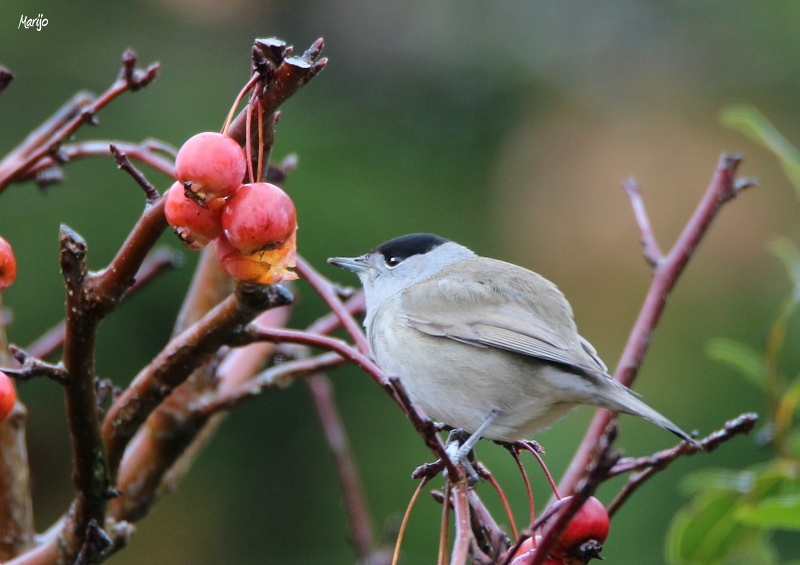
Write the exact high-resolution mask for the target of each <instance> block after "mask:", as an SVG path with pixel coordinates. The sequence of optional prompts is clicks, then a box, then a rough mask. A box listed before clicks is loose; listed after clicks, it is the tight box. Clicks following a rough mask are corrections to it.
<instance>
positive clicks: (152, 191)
mask: <svg viewBox="0 0 800 565" xmlns="http://www.w3.org/2000/svg"><path fill="white" fill-rule="evenodd" d="M108 150H109V151H110V152H111V154H112V155H113V156H114V160H116V162H117V168H118V169H120V170H122V171H125V172H126V173H128V174H129V175H130V176H131V177H132V178H133V180H135V181H136V184H138V185H139V186H141V187H142V190H144V194H145V196H146V197H147V203H148V204H153V203H154V202H155V201H156V200H158V197H159V194H158V191H157V190H156V187H154V186H153V185H152V184H150V181H148V180H147V178H146V177H145V176H144V175H143V174H142V172H141V171H140V170H139V169H137V168H136V167H134V166H133V164H132V163H131V162H130V159H128V156H127V155H126V154H125V153H123V152H122V151H120V150H119V148H118V147H117V146H116V145H115V144H114V143H110V144H109V145H108Z"/></svg>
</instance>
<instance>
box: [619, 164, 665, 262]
mask: <svg viewBox="0 0 800 565" xmlns="http://www.w3.org/2000/svg"><path fill="white" fill-rule="evenodd" d="M622 187H623V188H624V189H625V193H626V194H627V195H628V198H630V201H631V208H632V209H633V216H634V218H636V223H637V224H638V225H639V231H640V232H641V238H642V247H643V248H644V259H645V261H647V264H648V265H650V266H651V267H655V266H656V265H658V264H660V263H661V261H662V260H663V259H664V254H663V253H661V249H660V248H659V246H658V241H657V240H656V236H655V233H653V227H652V226H651V224H650V218H649V217H648V215H647V209H646V208H645V206H644V201H643V200H642V187H641V186H639V183H638V182H637V181H636V179H634V178H629V179H625V180H624V181H622Z"/></svg>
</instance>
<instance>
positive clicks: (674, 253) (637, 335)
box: [559, 154, 755, 493]
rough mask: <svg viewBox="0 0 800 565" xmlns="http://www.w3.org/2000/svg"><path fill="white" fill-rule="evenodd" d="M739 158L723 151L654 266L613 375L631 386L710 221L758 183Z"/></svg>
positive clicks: (571, 476)
mask: <svg viewBox="0 0 800 565" xmlns="http://www.w3.org/2000/svg"><path fill="white" fill-rule="evenodd" d="M740 162H741V157H740V156H738V155H729V154H723V155H722V156H721V157H720V160H719V163H718V165H717V168H716V171H715V172H714V176H713V177H712V179H711V184H710V185H709V187H708V189H707V191H706V194H705V196H704V197H703V199H702V200H701V202H700V204H699V205H698V207H697V209H696V210H695V212H694V214H693V215H692V217H691V218H690V219H689V221H688V222H687V224H686V226H685V227H684V229H683V232H682V233H681V235H680V236H679V237H678V239H677V241H676V242H675V244H674V245H673V247H672V249H671V250H670V252H669V254H668V255H666V256H665V257H663V258H662V259H661V260H659V261H657V263H656V264H655V266H654V269H653V282H652V283H651V285H650V289H649V291H648V293H647V296H646V298H645V301H644V304H643V305H642V309H641V310H640V312H639V317H638V319H637V320H636V324H635V325H634V327H633V329H632V331H631V334H630V337H629V338H628V343H627V345H626V346H625V350H624V351H623V353H622V357H621V358H620V361H619V364H618V365H617V369H616V371H615V373H614V377H615V378H616V379H617V380H618V381H620V382H621V383H623V384H625V385H626V386H630V385H631V383H632V382H633V380H634V378H635V377H636V374H637V372H638V370H639V367H640V366H641V364H642V360H643V359H644V355H645V352H646V351H647V346H648V345H649V343H650V338H651V336H652V333H653V330H654V329H655V327H656V325H657V324H658V321H659V319H660V318H661V314H662V312H663V310H664V306H665V305H666V301H667V298H668V297H669V295H670V294H671V292H672V290H673V289H674V287H675V284H676V283H677V281H678V278H679V277H680V275H681V273H682V272H683V269H684V268H685V267H686V264H687V263H688V262H689V258H690V257H691V256H692V255H693V253H694V251H695V249H696V248H697V246H698V245H699V243H700V241H701V240H702V238H703V237H704V236H705V234H706V232H707V231H708V228H709V227H710V225H711V222H712V221H713V220H714V218H716V216H717V213H718V212H719V211H720V208H721V207H722V205H723V204H725V203H726V202H728V201H729V200H731V199H732V198H733V197H734V196H736V195H737V194H738V193H739V192H740V191H741V190H743V189H745V188H747V187H749V186H753V185H754V184H755V181H753V180H749V179H744V180H742V181H740V182H736V179H735V174H736V169H737V168H738V166H739V163H740ZM634 205H635V206H637V204H636V200H634ZM642 211H643V208H642ZM636 214H637V217H639V218H640V225H641V221H642V220H641V218H646V215H644V214H643V213H636ZM646 225H648V224H646ZM642 231H643V232H644V231H645V230H644V229H643V230H642ZM645 239H647V238H645ZM654 241H655V240H654V239H653V242H652V245H651V246H654V245H655V243H654ZM612 418H613V413H612V412H610V411H608V410H598V411H597V412H596V413H595V416H594V419H593V420H592V423H591V424H590V425H589V429H588V430H587V431H586V435H585V436H584V438H583V441H582V442H581V445H580V447H579V448H578V451H577V452H576V453H575V455H574V456H573V458H572V461H571V463H570V465H569V467H568V468H567V471H566V472H565V473H564V477H563V478H562V479H561V483H560V484H559V490H560V492H561V493H569V492H572V491H573V490H574V488H575V486H576V484H577V481H578V479H579V477H580V476H581V475H582V474H583V471H584V469H585V468H586V465H587V464H588V462H589V461H590V459H591V457H592V453H593V452H594V449H595V445H597V441H598V439H599V438H600V436H601V435H602V434H603V430H605V428H606V426H607V425H608V423H609V422H610V421H611V419H612Z"/></svg>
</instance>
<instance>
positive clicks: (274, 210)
mask: <svg viewBox="0 0 800 565" xmlns="http://www.w3.org/2000/svg"><path fill="white" fill-rule="evenodd" d="M222 229H223V232H224V233H225V237H227V238H228V240H229V241H230V242H231V245H233V246H234V247H235V248H236V249H237V250H238V251H240V252H241V253H244V254H245V255H249V254H251V253H255V252H256V251H261V250H269V249H272V248H274V247H276V246H278V245H280V244H281V243H282V242H284V241H286V240H287V239H288V238H289V237H290V236H292V235H293V234H294V232H295V230H296V229H297V214H296V212H295V208H294V203H293V202H292V199H291V198H290V197H289V195H287V194H286V193H285V192H284V191H283V190H281V189H280V188H278V187H277V186H275V185H274V184H269V183H266V182H256V183H252V184H243V185H242V186H241V187H239V189H238V190H237V191H236V192H234V193H233V194H232V195H231V196H230V197H229V198H228V200H227V201H226V203H225V209H224V210H223V211H222Z"/></svg>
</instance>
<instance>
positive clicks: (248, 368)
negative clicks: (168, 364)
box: [109, 307, 290, 521]
mask: <svg viewBox="0 0 800 565" xmlns="http://www.w3.org/2000/svg"><path fill="white" fill-rule="evenodd" d="M289 313H290V309H289V308H288V307H280V308H272V309H270V310H266V311H265V312H262V313H261V314H259V315H258V317H257V318H256V319H257V320H259V321H260V322H261V323H264V324H266V325H276V326H283V325H284V324H285V323H286V320H287V319H288V317H289ZM274 349H275V347H274V346H273V345H271V344H264V343H255V344H250V345H247V346H245V347H241V348H237V349H234V350H232V351H230V352H228V353H227V355H225V358H224V360H223V361H222V362H221V363H220V364H219V366H217V364H216V362H214V361H216V360H217V359H218V357H219V356H216V357H215V358H214V360H212V362H209V363H206V364H204V365H202V366H201V367H199V368H198V369H196V370H195V371H194V372H193V373H192V374H191V375H190V377H189V378H188V379H187V380H186V381H185V382H184V383H183V384H181V385H180V386H178V387H177V388H176V389H175V390H174V391H173V392H172V393H171V394H170V395H169V396H168V397H167V398H166V399H165V400H164V402H162V403H161V404H160V405H159V406H158V408H157V409H156V410H155V411H154V412H153V413H152V414H151V415H150V416H149V417H148V419H147V421H146V422H145V424H144V425H143V426H141V427H140V428H139V430H138V431H137V432H136V434H135V435H134V437H133V439H131V441H130V442H129V444H128V446H127V448H126V449H125V454H124V456H123V458H122V461H121V463H120V470H119V473H118V475H117V488H119V489H120V491H122V496H120V497H118V498H116V499H114V500H113V501H112V502H111V505H110V509H109V513H110V514H111V516H112V517H114V518H115V519H117V520H133V521H138V520H140V519H141V518H143V517H144V516H145V515H146V513H147V511H148V510H149V508H150V506H152V504H154V503H155V502H156V501H157V500H158V497H160V496H161V495H162V494H164V493H166V492H172V491H174V490H175V489H176V488H177V484H178V482H179V481H180V480H181V479H182V478H183V476H184V475H185V474H186V473H187V471H188V469H189V468H190V466H191V464H192V462H193V461H194V459H195V458H196V456H197V455H198V453H199V452H200V450H201V449H202V447H203V446H205V445H206V444H207V443H208V441H209V440H210V438H211V437H212V436H213V432H214V431H215V430H216V429H217V427H218V426H219V425H220V424H221V423H222V422H223V421H224V416H226V414H224V413H215V412H210V411H206V410H204V407H205V406H206V402H207V399H208V398H209V397H211V398H216V397H217V396H218V395H220V394H224V393H225V391H227V390H228V389H230V388H231V387H235V386H237V385H239V384H241V383H243V382H245V381H247V380H249V379H250V376H251V375H252V374H253V373H255V372H256V371H257V370H258V369H259V367H261V366H262V365H263V363H264V361H265V359H267V358H269V357H270V356H271V355H272V354H273V353H274Z"/></svg>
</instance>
